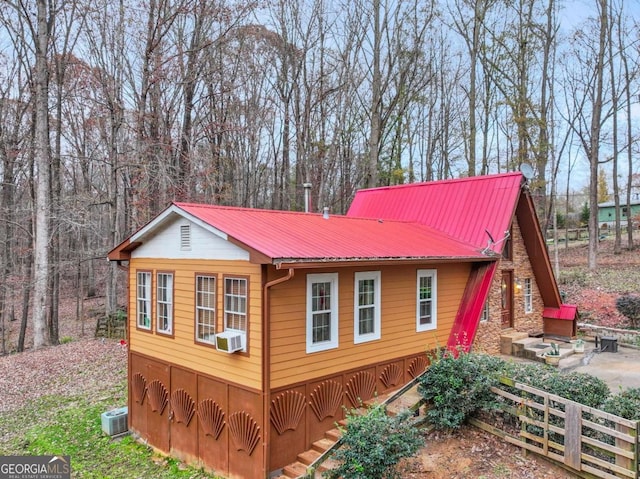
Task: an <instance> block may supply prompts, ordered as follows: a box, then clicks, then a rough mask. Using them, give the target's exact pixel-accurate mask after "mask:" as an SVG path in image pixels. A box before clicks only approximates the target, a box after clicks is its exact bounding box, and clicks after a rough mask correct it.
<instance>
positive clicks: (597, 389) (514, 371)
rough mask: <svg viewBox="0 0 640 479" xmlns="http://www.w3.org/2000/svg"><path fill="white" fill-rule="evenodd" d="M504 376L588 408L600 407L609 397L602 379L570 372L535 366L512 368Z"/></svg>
mask: <svg viewBox="0 0 640 479" xmlns="http://www.w3.org/2000/svg"><path fill="white" fill-rule="evenodd" d="M505 375H506V376H509V377H511V378H512V379H513V380H515V381H518V382H521V383H524V384H529V385H531V386H533V387H536V388H538V389H542V390H543V391H547V392H549V393H552V394H556V395H558V396H562V397H563V398H566V399H570V400H571V401H575V402H579V403H581V404H584V405H586V406H589V407H594V408H597V407H600V406H601V405H602V404H603V403H604V402H605V401H606V400H607V398H608V397H609V394H610V392H609V387H608V386H607V383H605V382H604V381H603V380H602V379H599V378H597V377H595V376H592V375H590V374H584V373H577V372H570V373H567V374H563V373H561V372H559V371H558V370H557V369H555V368H551V367H540V366H538V365H535V364H521V365H517V366H514V367H512V368H511V369H510V370H509V371H508V372H507V371H505Z"/></svg>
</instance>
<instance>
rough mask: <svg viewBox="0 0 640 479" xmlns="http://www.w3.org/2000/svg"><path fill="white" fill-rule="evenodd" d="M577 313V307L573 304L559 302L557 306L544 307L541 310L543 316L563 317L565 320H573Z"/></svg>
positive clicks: (551, 317)
mask: <svg viewBox="0 0 640 479" xmlns="http://www.w3.org/2000/svg"><path fill="white" fill-rule="evenodd" d="M577 313H578V307H577V306H576V305H574V304H561V305H560V307H559V308H544V311H543V312H542V317H543V318H549V319H564V320H566V321H573V320H574V319H576V314H577Z"/></svg>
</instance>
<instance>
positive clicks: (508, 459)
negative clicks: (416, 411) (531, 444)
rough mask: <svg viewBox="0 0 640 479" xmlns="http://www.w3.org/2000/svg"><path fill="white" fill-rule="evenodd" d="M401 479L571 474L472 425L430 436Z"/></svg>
mask: <svg viewBox="0 0 640 479" xmlns="http://www.w3.org/2000/svg"><path fill="white" fill-rule="evenodd" d="M402 477H403V478H405V479H483V478H484V479H490V478H491V479H497V478H505V479H506V478H510V479H544V478H556V479H568V478H575V477H576V476H575V475H574V474H571V473H569V472H568V471H565V470H564V469H562V468H561V467H559V466H555V465H553V464H552V463H551V462H549V461H546V460H545V459H542V458H539V457H537V456H536V455H535V454H531V453H529V454H527V455H526V456H525V454H524V453H523V452H522V450H521V449H520V448H518V447H516V446H513V445H511V444H508V443H506V442H504V441H503V440H501V439H500V438H498V437H496V436H493V435H492V434H489V433H486V432H484V431H482V430H480V429H478V428H475V427H472V426H465V427H463V428H461V429H460V430H459V431H457V432H455V433H453V434H446V435H445V434H439V433H431V434H429V435H428V436H427V442H426V446H425V447H424V448H423V449H422V450H420V452H419V453H418V454H417V455H416V457H414V458H411V459H409V460H407V461H405V462H404V463H403V464H402Z"/></svg>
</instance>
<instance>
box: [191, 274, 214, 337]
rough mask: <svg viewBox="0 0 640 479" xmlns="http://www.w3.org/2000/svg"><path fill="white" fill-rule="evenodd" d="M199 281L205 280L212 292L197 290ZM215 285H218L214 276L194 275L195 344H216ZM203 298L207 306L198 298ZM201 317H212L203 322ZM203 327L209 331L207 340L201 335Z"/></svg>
mask: <svg viewBox="0 0 640 479" xmlns="http://www.w3.org/2000/svg"><path fill="white" fill-rule="evenodd" d="M201 279H203V280H207V281H208V282H209V283H210V284H211V285H212V286H213V292H210V291H209V290H201V289H199V283H200V280H201ZM217 285H218V278H217V277H216V276H215V275H209V274H197V275H196V284H195V288H196V300H195V302H196V317H195V322H196V342H198V343H205V344H216V339H215V334H216V319H217V317H216V313H217V308H216V307H217V304H216V301H217V292H218V291H217ZM205 296H206V297H207V298H208V299H209V300H208V301H207V303H208V304H206V305H205V304H201V303H200V298H204V297H205ZM203 316H208V317H211V316H212V317H213V320H212V321H208V320H207V321H205V320H203V319H202V317H203ZM205 327H206V328H208V329H209V330H210V332H209V333H208V334H209V336H208V337H207V338H204V335H203V334H201V333H202V331H201V329H203V328H205ZM201 336H202V337H201Z"/></svg>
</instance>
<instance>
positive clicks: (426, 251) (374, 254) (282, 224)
mask: <svg viewBox="0 0 640 479" xmlns="http://www.w3.org/2000/svg"><path fill="white" fill-rule="evenodd" d="M171 208H177V209H178V210H181V211H182V212H184V213H186V214H187V216H191V217H193V218H195V219H197V220H200V221H202V222H204V223H205V224H207V225H209V226H211V227H213V228H215V229H216V230H218V231H219V232H222V233H224V234H226V235H228V236H229V237H231V238H233V239H234V240H235V241H236V242H239V243H241V244H243V245H246V246H248V247H249V248H252V249H253V250H255V251H258V252H260V253H262V254H263V255H265V256H267V257H269V258H271V259H272V260H273V262H274V263H296V262H309V261H328V262H330V261H355V260H372V259H383V260H390V259H395V260H410V259H470V260H482V259H488V258H487V256H486V255H484V254H482V253H481V252H480V250H479V249H478V248H475V247H473V246H471V245H468V244H466V243H463V242H461V241H458V240H456V239H454V238H451V237H450V236H448V235H447V234H445V233H442V232H439V231H436V230H434V229H433V228H429V227H427V226H424V225H420V224H417V223H411V222H405V221H391V220H378V219H363V218H349V217H346V216H340V215H330V216H329V218H328V219H324V218H323V217H322V215H320V214H313V213H298V212H288V211H275V210H259V209H251V208H234V207H224V206H212V205H204V204H190V203H174V205H173V206H172V207H170V208H169V209H171ZM160 216H162V215H160Z"/></svg>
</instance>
